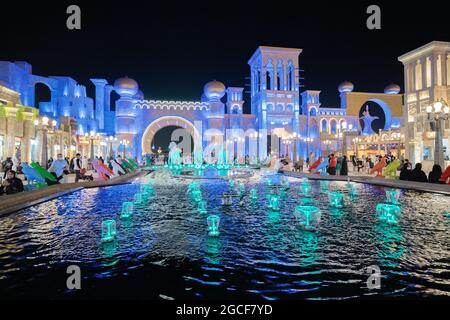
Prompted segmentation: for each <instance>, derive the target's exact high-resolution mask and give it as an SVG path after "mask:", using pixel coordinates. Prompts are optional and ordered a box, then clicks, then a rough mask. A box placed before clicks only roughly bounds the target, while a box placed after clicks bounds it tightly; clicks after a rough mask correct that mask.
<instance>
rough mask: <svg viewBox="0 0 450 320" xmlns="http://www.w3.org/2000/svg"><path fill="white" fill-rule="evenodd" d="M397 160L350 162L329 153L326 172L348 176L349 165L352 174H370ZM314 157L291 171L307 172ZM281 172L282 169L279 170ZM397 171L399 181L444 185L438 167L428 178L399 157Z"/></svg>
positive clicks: (353, 158)
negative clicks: (379, 166) (383, 164)
mask: <svg viewBox="0 0 450 320" xmlns="http://www.w3.org/2000/svg"><path fill="white" fill-rule="evenodd" d="M396 159H397V158H396V157H395V156H394V155H392V154H388V155H385V156H381V155H377V156H376V155H371V156H366V157H362V158H357V157H356V156H355V155H353V156H351V157H350V160H348V159H347V157H346V156H345V155H344V156H335V155H334V154H333V153H331V154H330V155H329V156H328V166H327V169H326V172H327V173H328V174H329V175H341V176H346V175H348V164H349V163H351V164H352V166H353V171H354V172H361V173H367V174H370V173H371V170H372V169H373V168H374V167H375V166H376V165H377V164H378V163H379V162H382V161H383V162H385V163H386V166H387V165H389V164H390V163H391V162H393V161H394V160H396ZM314 161H315V159H314V155H313V154H311V155H310V156H309V157H308V158H306V160H304V159H303V158H302V157H300V159H299V160H298V161H297V162H295V163H294V164H293V171H296V172H303V171H308V172H309V168H310V167H311V165H312V164H313V163H314ZM280 162H281V164H282V165H284V166H287V165H289V163H290V160H289V158H288V157H283V156H282V157H281V159H280ZM279 170H280V171H281V170H282V169H281V168H279ZM397 171H398V173H399V179H400V180H408V181H416V182H429V183H439V184H445V181H441V180H440V178H441V176H442V173H443V171H442V168H441V166H440V165H437V164H435V165H434V166H433V169H432V170H431V171H430V172H429V174H428V176H427V175H426V174H425V172H424V171H423V170H422V164H421V163H416V165H415V166H414V169H413V168H412V164H411V162H409V160H408V159H403V157H401V159H400V166H399V167H398V168H397Z"/></svg>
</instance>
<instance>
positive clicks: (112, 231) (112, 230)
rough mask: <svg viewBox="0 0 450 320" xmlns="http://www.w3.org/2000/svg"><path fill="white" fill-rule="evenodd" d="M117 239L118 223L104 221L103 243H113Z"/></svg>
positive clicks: (110, 220) (111, 220)
mask: <svg viewBox="0 0 450 320" xmlns="http://www.w3.org/2000/svg"><path fill="white" fill-rule="evenodd" d="M115 237H116V221H115V220H113V219H109V220H104V221H102V242H109V241H113V240H114V238H115Z"/></svg>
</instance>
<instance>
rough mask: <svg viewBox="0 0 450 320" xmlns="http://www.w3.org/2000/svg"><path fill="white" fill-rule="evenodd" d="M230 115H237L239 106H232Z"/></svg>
mask: <svg viewBox="0 0 450 320" xmlns="http://www.w3.org/2000/svg"><path fill="white" fill-rule="evenodd" d="M231 113H232V114H238V113H239V106H233V109H232V110H231Z"/></svg>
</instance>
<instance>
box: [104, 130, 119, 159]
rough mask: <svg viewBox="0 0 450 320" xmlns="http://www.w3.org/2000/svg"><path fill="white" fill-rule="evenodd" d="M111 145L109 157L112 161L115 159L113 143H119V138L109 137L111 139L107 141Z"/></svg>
mask: <svg viewBox="0 0 450 320" xmlns="http://www.w3.org/2000/svg"><path fill="white" fill-rule="evenodd" d="M106 140H107V141H108V143H109V152H108V153H109V157H110V158H111V159H112V158H113V141H117V138H115V137H113V136H109V138H107V139H106Z"/></svg>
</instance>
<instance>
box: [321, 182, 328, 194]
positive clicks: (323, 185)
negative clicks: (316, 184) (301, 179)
mask: <svg viewBox="0 0 450 320" xmlns="http://www.w3.org/2000/svg"><path fill="white" fill-rule="evenodd" d="M320 189H321V190H322V191H323V192H327V191H328V181H325V180H320Z"/></svg>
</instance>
